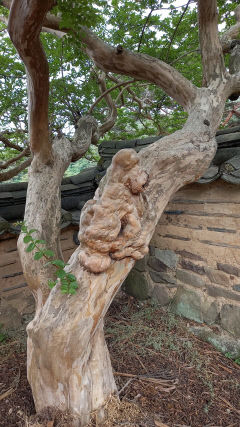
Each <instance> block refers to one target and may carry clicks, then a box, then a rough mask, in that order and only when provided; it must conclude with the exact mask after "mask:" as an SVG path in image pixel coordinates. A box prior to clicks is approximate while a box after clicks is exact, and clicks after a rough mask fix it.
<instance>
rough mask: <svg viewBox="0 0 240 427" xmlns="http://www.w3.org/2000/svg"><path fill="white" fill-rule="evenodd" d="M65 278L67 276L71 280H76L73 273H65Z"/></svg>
mask: <svg viewBox="0 0 240 427" xmlns="http://www.w3.org/2000/svg"><path fill="white" fill-rule="evenodd" d="M67 278H68V279H69V280H70V281H71V282H75V281H76V277H75V276H74V274H71V273H67Z"/></svg>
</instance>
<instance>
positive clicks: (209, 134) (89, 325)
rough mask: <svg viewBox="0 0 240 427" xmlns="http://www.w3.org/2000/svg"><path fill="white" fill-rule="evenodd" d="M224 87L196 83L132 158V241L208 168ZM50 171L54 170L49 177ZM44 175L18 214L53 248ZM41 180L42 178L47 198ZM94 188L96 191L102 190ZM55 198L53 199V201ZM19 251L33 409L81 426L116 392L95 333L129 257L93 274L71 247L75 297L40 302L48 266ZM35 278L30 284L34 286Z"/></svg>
mask: <svg viewBox="0 0 240 427" xmlns="http://www.w3.org/2000/svg"><path fill="white" fill-rule="evenodd" d="M215 83H216V82H215ZM216 89H217V90H218V93H217V92H216ZM227 93H228V87H227V84H226V83H225V84H223V83H220V84H219V86H218V88H216V87H215V86H214V88H213V90H211V89H199V91H198V94H197V97H196V102H195V104H194V105H193V107H192V111H191V113H190V115H189V118H188V120H187V123H186V125H185V126H184V128H183V129H182V130H181V131H178V132H176V133H175V134H173V135H170V136H167V137H164V138H162V139H161V140H159V141H157V142H156V143H154V144H152V145H151V147H149V148H147V149H144V150H142V151H141V152H140V154H139V158H140V163H141V166H142V168H143V169H144V170H145V171H146V172H147V173H148V175H149V179H148V183H147V185H146V188H145V189H144V192H143V195H142V196H141V197H142V203H143V205H144V214H143V216H142V218H141V230H140V232H139V233H138V235H137V236H136V241H137V240H139V239H140V240H143V241H144V242H145V243H146V244H148V243H149V241H150V239H151V236H152V234H153V232H154V229H155V226H156V224H157V222H158V219H159V217H160V216H161V213H162V212H163V210H164V208H165V206H166V204H167V203H168V200H169V198H170V197H171V196H172V194H173V193H174V192H175V191H177V190H178V189H179V188H180V187H181V186H183V185H185V184H187V183H189V182H192V181H195V180H196V179H197V178H198V177H199V176H201V175H202V174H203V172H204V170H205V169H206V168H207V167H208V165H209V163H210V161H211V159H212V158H213V156H214V153H215V150H216V142H215V132H216V129H217V127H218V126H219V123H220V120H221V117H222V112H223V109H224V104H225V99H226V96H227ZM58 147H59V151H58V152H59V157H61V156H63V157H64V156H65V154H64V151H63V146H61V148H60V146H59V145H58ZM61 162H62V165H63V164H66V163H67V162H66V161H65V160H64V161H63V160H61ZM63 167H64V166H62V170H63ZM44 168H48V167H47V166H44ZM56 173H57V172H56V171H54V172H53V175H54V174H56ZM38 175H39V174H38ZM45 177H46V169H45V170H43V171H42V172H40V176H37V175H36V172H32V173H31V176H30V188H29V195H28V200H27V207H26V218H27V223H28V225H29V226H31V227H32V226H33V227H35V228H37V229H39V230H41V237H44V238H45V239H46V240H47V241H48V242H49V246H50V247H51V248H55V250H56V248H57V247H58V246H57V239H58V231H57V222H58V220H59V217H57V219H55V215H56V213H57V210H58V208H59V207H60V206H57V208H56V193H57V195H58V194H59V191H58V190H56V186H57V183H56V179H55V178H53V176H52V178H51V175H49V176H48V177H47V178H45ZM50 178H51V179H53V180H54V184H52V181H51V179H50ZM36 180H38V183H39V181H42V184H41V185H40V184H37V183H36ZM45 180H48V181H49V183H48V195H47V197H46V196H45V193H46V191H45V185H46V181H45ZM59 184H60V175H58V185H59ZM35 185H37V186H38V187H37V192H38V199H36V196H34V194H35V189H34V186H35ZM40 187H41V188H40ZM102 187H103V188H102V190H101V191H103V189H104V186H103V185H102ZM33 192H34V193H33ZM35 199H36V201H35ZM37 200H41V201H42V202H41V205H39V207H38V211H37V212H39V214H37V215H36V209H34V208H33V205H32V204H33V203H34V202H36V203H37ZM57 200H58V199H57ZM46 202H47V203H48V205H47V206H46ZM57 204H58V205H60V203H59V201H57ZM53 205H54V206H53ZM54 209H55V213H54ZM50 213H51V214H50ZM106 219H107V218H106ZM49 230H51V236H49ZM53 236H54V237H53ZM53 240H54V242H55V243H54V242H53ZM132 244H134V242H132ZM125 245H126V247H129V242H128V241H126V242H125ZM123 247H124V244H123ZM19 249H20V251H21V260H22V263H23V265H24V266H25V267H24V272H25V274H26V275H27V279H28V282H29V283H30V286H32V288H33V291H34V293H35V295H36V298H37V301H38V310H37V313H36V316H35V318H34V320H33V321H32V322H31V323H30V324H29V326H28V378H29V382H30V384H31V388H32V391H33V396H34V401H35V405H36V409H37V410H41V409H43V408H44V407H46V406H49V405H50V406H54V407H58V408H60V409H62V410H66V409H69V410H70V411H71V412H72V413H73V414H75V415H76V416H77V417H78V418H77V419H76V420H75V421H74V422H73V423H72V425H74V426H82V425H85V424H86V423H87V421H88V420H89V416H90V413H91V411H96V410H99V411H100V412H101V409H102V407H103V406H104V404H105V403H106V401H107V399H108V397H110V396H111V395H112V394H113V393H114V392H115V391H116V387H115V383H114V379H113V375H112V369H111V364H110V361H109V355H108V350H107V348H106V344H105V341H104V337H103V319H104V316H105V314H106V311H107V309H108V307H109V305H110V303H111V301H112V299H113V297H114V295H115V294H116V292H117V291H118V289H119V287H120V285H121V283H122V282H123V280H124V279H125V277H126V276H127V274H128V273H129V271H130V270H131V268H132V266H133V264H134V261H133V259H132V258H131V257H126V258H124V259H122V260H119V261H114V260H112V261H111V265H110V267H109V268H108V269H107V271H105V272H103V273H100V274H94V273H91V272H90V271H87V270H86V269H84V268H83V267H82V266H81V264H80V262H79V253H80V251H81V250H82V248H81V247H79V248H78V249H77V250H76V251H75V252H74V254H73V255H72V257H71V258H70V260H69V265H68V266H67V268H66V269H67V271H71V273H73V274H74V275H75V276H76V278H77V281H78V283H79V289H78V290H77V293H76V295H72V296H68V297H66V296H65V295H62V294H61V292H60V289H59V284H58V285H57V286H56V287H55V288H54V289H53V290H52V291H51V293H50V294H49V296H48V298H47V300H46V302H45V303H44V300H45V298H46V297H47V293H45V292H44V289H45V288H44V284H45V283H46V281H47V277H48V278H49V275H51V272H49V271H46V270H45V271H44V269H42V270H40V272H39V270H38V268H39V267H38V264H37V263H33V262H32V261H31V260H30V261H29V255H28V254H27V255H26V252H25V251H24V245H23V244H22V241H21V239H20V243H19ZM40 282H41V286H40V287H39V283H40ZM35 283H36V284H37V283H38V284H37V286H38V290H37V289H35ZM40 290H41V295H40V296H39V292H40Z"/></svg>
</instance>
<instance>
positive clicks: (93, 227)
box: [78, 149, 148, 273]
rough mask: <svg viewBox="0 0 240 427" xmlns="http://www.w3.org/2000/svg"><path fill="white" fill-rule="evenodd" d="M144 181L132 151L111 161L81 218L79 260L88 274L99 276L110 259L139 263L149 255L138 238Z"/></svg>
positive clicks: (142, 172)
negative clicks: (137, 260) (102, 184)
mask: <svg viewBox="0 0 240 427" xmlns="http://www.w3.org/2000/svg"><path fill="white" fill-rule="evenodd" d="M147 179H148V175H147V173H146V172H145V171H144V170H143V169H142V168H141V166H140V165H139V157H138V155H137V153H136V152H135V151H134V150H132V149H124V150H120V151H119V152H118V153H117V154H116V155H115V156H114V157H113V160H112V165H111V166H110V168H109V169H108V171H107V175H106V181H105V186H104V187H103V189H101V188H100V189H98V190H97V191H96V194H95V197H94V199H93V200H90V201H88V202H87V203H86V204H85V206H84V208H83V211H82V214H81V219H80V231H79V236H78V237H79V240H80V242H81V252H80V254H79V260H80V263H81V264H82V265H83V266H84V267H85V268H86V269H87V270H89V271H91V272H92V273H101V272H103V271H105V270H107V269H108V267H109V266H110V264H111V259H123V258H125V257H132V258H133V259H140V258H143V256H144V255H145V254H146V253H147V252H148V248H147V246H146V244H145V242H144V240H143V239H141V236H140V232H141V222H140V220H141V217H142V216H143V201H142V198H141V193H142V191H143V189H144V185H145V184H146V182H147Z"/></svg>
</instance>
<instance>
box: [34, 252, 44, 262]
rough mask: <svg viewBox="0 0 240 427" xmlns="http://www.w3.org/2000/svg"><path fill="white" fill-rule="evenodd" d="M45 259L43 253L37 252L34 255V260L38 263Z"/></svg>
mask: <svg viewBox="0 0 240 427" xmlns="http://www.w3.org/2000/svg"><path fill="white" fill-rule="evenodd" d="M42 257H43V252H42V251H41V252H36V253H35V255H34V259H35V260H36V261H37V260H39V259H41V258H42Z"/></svg>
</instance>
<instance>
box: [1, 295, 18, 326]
mask: <svg viewBox="0 0 240 427" xmlns="http://www.w3.org/2000/svg"><path fill="white" fill-rule="evenodd" d="M0 324H1V325H2V327H3V329H4V330H8V329H9V330H11V329H18V328H20V327H21V326H22V318H21V315H20V314H19V312H18V310H17V309H16V308H15V307H13V306H12V305H11V304H9V303H8V302H7V301H6V300H5V299H2V301H1V305H0Z"/></svg>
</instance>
